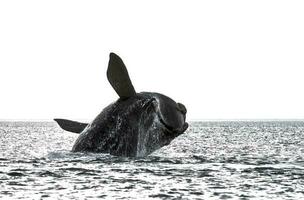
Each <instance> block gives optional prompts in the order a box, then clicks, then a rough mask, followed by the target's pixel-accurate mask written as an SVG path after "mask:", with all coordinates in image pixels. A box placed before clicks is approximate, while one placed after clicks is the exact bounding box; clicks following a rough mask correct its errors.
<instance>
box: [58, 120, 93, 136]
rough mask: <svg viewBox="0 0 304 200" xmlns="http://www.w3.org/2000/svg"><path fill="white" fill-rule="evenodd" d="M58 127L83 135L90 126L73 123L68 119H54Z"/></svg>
mask: <svg viewBox="0 0 304 200" xmlns="http://www.w3.org/2000/svg"><path fill="white" fill-rule="evenodd" d="M54 120H55V121H56V122H57V123H58V125H59V126H60V127H61V128H62V129H63V130H66V131H69V132H73V133H81V132H82V131H83V130H84V129H85V127H87V125H88V124H86V123H81V122H76V121H71V120H67V119H54Z"/></svg>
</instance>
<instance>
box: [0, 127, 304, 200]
mask: <svg viewBox="0 0 304 200" xmlns="http://www.w3.org/2000/svg"><path fill="white" fill-rule="evenodd" d="M76 137H77V135H75V134H72V133H68V132H64V131H62V130H61V129H59V128H58V127H57V125H56V124H55V123H53V122H39V123H33V122H0V198H3V199H90V198H92V199H95V198H104V199H304V122H299V121H298V122H291V121H289V122H283V121H278V122H192V123H190V128H189V129H188V130H187V132H186V133H185V134H184V135H182V136H180V137H178V138H176V139H175V140H174V141H173V142H172V143H171V144H170V145H169V146H166V147H164V148H162V149H160V150H158V151H157V152H155V153H153V154H152V155H151V156H149V157H146V158H137V159H136V158H122V157H114V156H110V155H103V154H82V153H71V152H70V151H69V150H70V149H71V147H72V145H73V142H74V140H75V139H76Z"/></svg>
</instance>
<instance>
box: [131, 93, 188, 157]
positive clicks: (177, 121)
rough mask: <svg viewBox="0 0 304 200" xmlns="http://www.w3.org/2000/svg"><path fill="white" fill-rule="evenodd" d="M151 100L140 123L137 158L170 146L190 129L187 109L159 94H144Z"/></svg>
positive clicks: (143, 112) (145, 106) (145, 107)
mask: <svg viewBox="0 0 304 200" xmlns="http://www.w3.org/2000/svg"><path fill="white" fill-rule="evenodd" d="M138 95H144V96H146V98H148V99H149V101H147V103H146V104H145V105H144V106H143V111H142V114H141V117H140V118H139V121H138V123H137V124H138V127H139V133H138V141H137V153H136V156H137V157H141V156H145V155H148V154H150V153H152V152H153V151H155V150H157V149H159V148H161V147H163V146H166V145H168V144H170V142H171V141H172V140H173V139H175V138H176V137H178V136H179V135H181V134H182V133H184V132H185V131H186V129H187V128H188V123H187V122H186V113H187V110H186V107H185V106H184V105H183V104H181V103H176V102H175V101H174V100H173V99H171V98H170V97H167V96H165V95H163V94H159V93H149V92H142V93H139V94H138Z"/></svg>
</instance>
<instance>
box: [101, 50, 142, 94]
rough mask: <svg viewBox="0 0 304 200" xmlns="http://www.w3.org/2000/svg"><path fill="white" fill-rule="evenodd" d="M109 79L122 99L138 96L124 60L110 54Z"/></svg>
mask: <svg viewBox="0 0 304 200" xmlns="http://www.w3.org/2000/svg"><path fill="white" fill-rule="evenodd" d="M107 77H108V80H109V82H110V84H111V85H112V87H113V88H114V90H115V91H116V93H117V94H118V96H119V97H120V98H121V99H126V98H128V97H131V96H134V95H136V92H135V89H134V87H133V85H132V82H131V80H130V77H129V74H128V71H127V68H126V66H125V64H124V63H123V61H122V59H121V58H120V57H119V56H118V55H116V54H115V53H110V60H109V65H108V70H107Z"/></svg>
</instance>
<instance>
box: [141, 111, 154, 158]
mask: <svg viewBox="0 0 304 200" xmlns="http://www.w3.org/2000/svg"><path fill="white" fill-rule="evenodd" d="M143 120H144V119H143ZM159 125H160V121H159V119H158V117H157V115H156V113H153V123H152V124H151V126H150V127H149V129H148V130H146V129H145V127H144V125H143V122H141V125H140V126H139V130H138V140H137V151H136V157H144V156H146V155H147V154H149V153H150V152H149V149H148V148H147V146H149V144H148V142H149V138H150V137H153V140H155V137H158V136H159V134H160V133H158V131H160V130H158V126H159ZM156 140H159V138H157V139H156Z"/></svg>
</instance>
